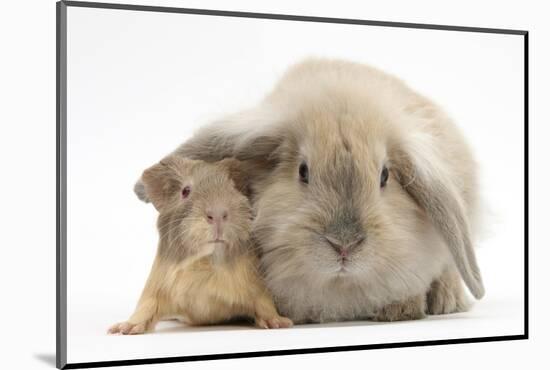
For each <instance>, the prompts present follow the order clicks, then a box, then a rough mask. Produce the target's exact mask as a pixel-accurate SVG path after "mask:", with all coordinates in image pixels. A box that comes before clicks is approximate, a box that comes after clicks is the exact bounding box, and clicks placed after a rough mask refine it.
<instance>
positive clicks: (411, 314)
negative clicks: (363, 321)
mask: <svg viewBox="0 0 550 370" xmlns="http://www.w3.org/2000/svg"><path fill="white" fill-rule="evenodd" d="M425 312H426V300H425V297H424V296H423V295H420V296H415V297H411V298H409V299H407V300H404V301H398V302H393V303H390V304H388V305H386V306H384V307H382V308H381V309H380V310H378V311H377V312H376V313H375V314H374V316H373V317H372V320H374V321H404V320H418V319H422V318H424V317H425V316H426V313H425Z"/></svg>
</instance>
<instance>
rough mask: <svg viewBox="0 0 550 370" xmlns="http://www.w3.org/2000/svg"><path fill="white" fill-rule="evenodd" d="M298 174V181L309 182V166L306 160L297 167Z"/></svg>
mask: <svg viewBox="0 0 550 370" xmlns="http://www.w3.org/2000/svg"><path fill="white" fill-rule="evenodd" d="M298 174H299V175H300V181H301V182H303V183H305V184H309V168H308V167H307V164H306V162H302V163H301V164H300V167H299V168H298Z"/></svg>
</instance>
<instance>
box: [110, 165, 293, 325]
mask: <svg viewBox="0 0 550 370" xmlns="http://www.w3.org/2000/svg"><path fill="white" fill-rule="evenodd" d="M242 175H243V174H242V173H241V172H240V170H239V165H238V162H237V161H235V160H232V159H227V160H224V161H221V162H220V163H216V164H208V163H205V162H202V161H196V160H187V159H182V158H179V157H175V156H172V157H168V158H166V159H164V160H163V161H161V162H160V163H159V164H157V165H155V166H153V167H151V168H149V169H148V170H146V171H145V172H144V174H143V176H142V180H143V183H144V185H145V191H146V192H147V194H148V196H149V198H150V199H151V200H152V202H153V204H154V205H155V207H156V208H157V209H158V211H159V217H158V230H159V236H160V241H159V246H158V251H157V255H156V258H155V261H154V263H153V267H152V269H151V272H150V275H149V278H148V280H147V282H146V285H145V288H144V290H143V293H142V295H141V298H140V300H139V302H138V305H137V308H136V310H135V312H134V314H133V315H132V316H131V317H130V319H129V320H128V321H126V322H123V323H119V324H116V325H114V326H112V327H111V328H110V329H109V332H110V333H122V334H140V333H144V332H146V331H151V330H153V329H154V327H155V324H156V323H157V322H158V321H159V320H161V319H163V318H173V317H175V318H179V319H181V320H182V321H184V322H185V323H187V324H189V325H206V324H215V323H221V322H225V321H228V320H230V319H234V318H244V317H247V318H253V319H254V320H255V323H256V325H257V326H259V327H262V328H279V327H288V326H291V325H292V322H291V321H290V320H289V319H287V318H284V317H281V316H279V315H278V313H277V310H276V308H275V306H274V303H273V300H272V298H271V295H270V293H269V292H268V290H267V289H266V287H265V285H264V283H263V281H262V279H261V277H260V274H259V272H258V270H257V267H258V264H259V261H258V260H257V257H256V255H255V253H254V250H253V248H252V241H251V239H250V226H251V219H252V213H251V209H250V206H249V202H248V200H247V198H246V197H245V196H244V195H243V194H242V193H241V192H239V191H237V189H236V187H238V186H239V178H240V176H242ZM186 187H188V189H190V192H189V194H188V195H187V196H186V197H185V198H184V197H183V196H182V190H183V189H185V188H186ZM212 207H225V208H224V209H226V210H227V214H226V217H227V221H224V222H223V230H222V231H220V234H219V235H218V232H217V231H216V230H214V224H210V223H209V222H208V218H207V214H208V212H209V209H210V208H212ZM216 225H217V224H216ZM214 234H215V235H214ZM220 235H221V236H220ZM220 237H222V239H220ZM217 239H220V240H223V242H217V243H215V242H213V240H217Z"/></svg>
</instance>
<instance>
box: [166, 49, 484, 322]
mask: <svg viewBox="0 0 550 370" xmlns="http://www.w3.org/2000/svg"><path fill="white" fill-rule="evenodd" d="M174 153H175V154H178V155H182V156H185V157H190V158H196V159H203V160H207V161H215V160H220V159H222V158H225V157H236V158H238V159H241V160H244V161H246V162H247V163H248V164H249V166H250V173H249V174H250V182H251V184H250V188H251V192H252V195H251V197H252V202H253V206H254V209H255V212H256V214H257V216H256V219H255V221H254V225H253V235H254V238H255V240H256V241H257V243H258V246H259V248H260V250H261V252H262V256H261V264H262V269H263V274H264V277H265V280H266V283H267V285H268V287H269V288H270V289H271V291H272V293H273V295H274V298H275V302H276V304H277V307H278V308H279V310H280V312H281V314H282V315H285V316H288V317H290V318H291V319H292V320H294V321H295V322H298V323H300V322H325V321H339V320H352V319H362V318H371V319H376V320H402V319H414V318H420V317H422V316H423V315H424V313H425V312H428V313H448V312H456V311H461V310H465V309H466V308H467V303H466V299H465V296H464V292H463V287H462V281H461V278H462V279H463V280H464V282H465V283H466V285H467V286H468V288H469V289H470V291H471V292H472V294H473V295H474V296H475V297H476V298H481V297H482V296H483V294H484V288H483V284H482V281H481V276H480V273H479V269H478V266H477V262H476V259H475V255H474V251H473V246H472V235H471V234H472V228H473V227H474V226H475V225H474V224H475V219H476V213H477V211H476V210H477V203H478V200H477V194H478V186H477V175H476V164H475V161H474V159H473V157H472V154H471V152H470V150H469V148H468V146H467V144H466V143H465V140H464V138H463V136H462V135H461V134H460V132H459V131H458V130H457V128H456V127H455V125H454V124H453V123H452V122H451V120H450V119H449V118H448V117H447V115H446V114H445V113H444V112H443V111H442V110H441V109H440V108H439V107H438V106H436V105H435V104H434V103H432V102H431V101H430V100H428V99H426V98H425V97H423V96H421V95H419V94H417V93H415V92H414V91H412V90H411V89H410V88H409V87H407V86H406V85H405V84H404V83H403V82H401V81H400V80H398V79H396V78H395V77H393V76H390V75H388V74H386V73H383V72H381V71H379V70H377V69H375V68H372V67H369V66H366V65H362V64H357V63H351V62H346V61H339V60H326V59H309V60H306V61H304V62H302V63H299V64H297V65H295V66H293V67H291V68H290V69H289V71H288V72H287V73H286V74H285V75H284V76H283V78H282V79H281V81H280V82H279V83H278V84H277V86H276V87H275V89H274V90H273V91H272V92H271V93H270V94H269V95H268V96H267V97H266V99H265V100H264V101H262V102H261V103H260V104H259V105H258V106H257V107H255V108H253V109H250V110H248V111H244V112H241V113H239V114H236V115H233V116H230V117H226V118H224V119H222V120H220V121H217V122H214V123H212V124H210V125H207V126H205V127H203V128H202V129H201V130H199V131H198V132H197V133H196V134H195V135H194V136H193V137H192V138H191V139H189V140H188V141H187V142H185V143H184V144H183V145H182V146H181V147H179V148H178V149H177V150H176V151H175V152H174ZM304 164H305V166H307V168H308V170H309V178H308V181H307V183H306V182H304V181H303V179H301V177H300V166H303V165H304ZM384 167H387V168H388V170H389V179H388V181H387V185H385V186H381V173H382V171H383V168H384ZM334 243H337V244H341V245H352V246H353V248H351V247H350V249H349V251H348V252H349V255H347V257H346V258H347V259H346V260H345V263H343V262H342V260H341V258H340V257H341V256H340V255H339V254H338V253H337V252H336V249H335V248H334V245H333V244H334Z"/></svg>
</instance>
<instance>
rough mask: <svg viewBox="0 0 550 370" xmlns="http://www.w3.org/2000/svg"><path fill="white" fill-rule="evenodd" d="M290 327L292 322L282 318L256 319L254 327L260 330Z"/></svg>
mask: <svg viewBox="0 0 550 370" xmlns="http://www.w3.org/2000/svg"><path fill="white" fill-rule="evenodd" d="M292 325H293V323H292V320H290V319H288V318H286V317H282V316H278V317H273V318H270V319H256V326H258V327H259V328H262V329H280V328H290V327H291V326H292Z"/></svg>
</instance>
